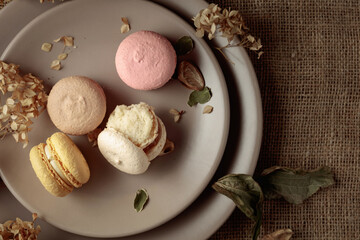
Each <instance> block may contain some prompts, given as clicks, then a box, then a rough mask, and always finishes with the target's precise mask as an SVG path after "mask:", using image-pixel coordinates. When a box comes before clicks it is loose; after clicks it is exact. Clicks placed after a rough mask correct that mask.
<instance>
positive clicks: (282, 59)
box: [0, 0, 360, 240]
mask: <svg viewBox="0 0 360 240" xmlns="http://www.w3.org/2000/svg"><path fill="white" fill-rule="evenodd" d="M34 1H35V0H34ZM212 2H214V3H217V4H219V5H220V6H221V7H231V8H232V9H238V10H239V11H240V13H241V14H242V15H243V17H244V19H245V20H246V22H247V26H248V27H249V28H250V30H251V33H252V35H253V36H256V37H259V38H261V40H262V43H263V45H264V47H263V51H264V52H265V53H264V55H263V56H261V58H260V59H257V56H256V55H255V54H253V53H251V52H249V56H250V57H251V59H252V63H253V65H254V68H255V71H256V74H257V77H258V81H259V85H260V90H261V96H262V103H263V111H264V131H263V140H262V147H261V152H260V156H259V162H258V165H257V169H256V172H255V175H258V174H260V173H261V171H262V170H263V169H265V168H268V167H271V166H274V165H280V166H286V167H293V168H298V167H301V168H303V169H307V170H310V169H315V168H317V167H320V166H323V165H327V166H329V167H330V168H331V169H332V171H333V172H334V174H335V178H336V184H335V185H334V186H331V187H329V188H327V189H323V190H321V191H319V192H318V193H316V194H315V195H313V196H312V197H311V198H309V199H308V200H306V201H305V202H304V203H303V204H301V205H292V204H289V203H287V202H285V201H283V200H274V201H265V204H264V216H263V227H262V234H266V233H270V232H273V231H275V230H277V229H282V228H291V229H292V230H293V231H294V235H293V238H292V239H327V240H329V239H334V240H335V239H336V240H337V239H351V240H354V239H360V157H359V156H360V77H359V76H360V73H359V69H360V66H359V64H360V59H359V56H360V1H358V0H353V1H350V0H326V1H324V0H317V1H315V0H312V1H310V0H306V1H303V0H288V1H284V0H273V1H265V0H214V1H212ZM2 6H3V4H2V2H1V1H0V8H1V7H2ZM252 224H253V223H252V222H251V221H250V220H248V219H247V218H246V217H244V216H243V214H242V213H241V212H240V211H239V210H235V211H234V213H233V214H232V215H231V217H230V218H229V219H228V221H227V222H226V223H225V224H224V225H223V226H222V227H221V228H220V229H219V230H218V231H217V232H216V233H215V234H214V235H213V236H212V237H211V239H221V240H222V239H251V228H252Z"/></svg>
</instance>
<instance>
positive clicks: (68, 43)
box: [63, 36, 74, 47]
mask: <svg viewBox="0 0 360 240" xmlns="http://www.w3.org/2000/svg"><path fill="white" fill-rule="evenodd" d="M63 39H64V44H65V46H67V47H72V46H74V38H73V37H71V36H64V37H63Z"/></svg>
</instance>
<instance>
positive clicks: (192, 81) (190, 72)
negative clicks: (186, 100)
mask: <svg viewBox="0 0 360 240" xmlns="http://www.w3.org/2000/svg"><path fill="white" fill-rule="evenodd" d="M178 80H179V81H180V82H181V83H182V84H184V86H185V87H187V88H189V89H192V90H198V91H200V90H203V89H204V87H205V80H204V77H203V75H202V74H201V72H200V70H199V69H198V68H197V67H196V66H195V65H193V64H191V63H190V62H188V61H181V62H180V64H179V66H178Z"/></svg>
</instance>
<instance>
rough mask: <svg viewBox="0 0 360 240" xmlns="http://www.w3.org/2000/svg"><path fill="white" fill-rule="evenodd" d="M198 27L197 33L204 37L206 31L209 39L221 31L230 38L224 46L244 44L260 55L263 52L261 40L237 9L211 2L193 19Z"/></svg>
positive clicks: (243, 45) (222, 34) (223, 35)
mask: <svg viewBox="0 0 360 240" xmlns="http://www.w3.org/2000/svg"><path fill="white" fill-rule="evenodd" d="M192 20H193V21H194V25H195V27H196V35H197V36H198V37H200V38H201V37H203V36H204V35H205V33H207V36H208V38H209V40H211V39H213V38H214V37H215V33H216V32H219V33H221V36H222V37H225V38H226V39H227V40H228V45H226V46H225V47H222V48H218V50H221V49H223V48H226V47H232V46H242V47H245V48H248V49H250V50H252V51H255V52H256V53H257V54H258V57H260V56H261V55H262V54H263V52H260V51H259V50H260V49H261V48H262V45H261V40H260V39H257V40H256V39H255V38H254V37H253V36H251V35H250V34H249V29H248V28H247V27H246V26H245V22H244V20H243V18H242V16H241V15H240V13H239V11H237V10H230V9H229V10H228V9H223V10H222V9H221V8H220V7H219V6H218V5H216V4H214V3H211V4H210V5H209V6H208V7H207V8H205V9H202V10H201V11H200V12H199V13H198V14H197V15H196V16H195V17H194V18H193V19H192ZM236 36H237V37H238V38H239V42H235V37H236Z"/></svg>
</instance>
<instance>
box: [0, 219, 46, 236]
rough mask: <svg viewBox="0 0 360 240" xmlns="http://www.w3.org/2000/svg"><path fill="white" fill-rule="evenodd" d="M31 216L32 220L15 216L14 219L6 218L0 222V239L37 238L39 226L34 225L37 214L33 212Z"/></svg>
mask: <svg viewBox="0 0 360 240" xmlns="http://www.w3.org/2000/svg"><path fill="white" fill-rule="evenodd" d="M32 218H33V221H32V222H28V221H23V220H21V219H20V218H16V219H15V221H13V220H8V221H6V222H5V223H3V224H1V223H0V239H27V240H36V239H38V235H39V233H40V231H41V228H40V226H39V225H38V226H36V227H35V225H34V222H35V220H36V219H37V214H36V213H33V215H32Z"/></svg>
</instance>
